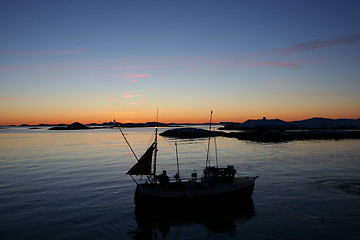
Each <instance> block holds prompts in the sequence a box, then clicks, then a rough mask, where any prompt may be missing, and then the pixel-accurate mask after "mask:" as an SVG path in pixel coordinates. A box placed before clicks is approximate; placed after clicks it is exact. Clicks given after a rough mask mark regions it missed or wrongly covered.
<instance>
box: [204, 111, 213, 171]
mask: <svg viewBox="0 0 360 240" xmlns="http://www.w3.org/2000/svg"><path fill="white" fill-rule="evenodd" d="M212 114H213V111H212V110H211V112H210V124H209V140H208V149H207V154H206V163H205V167H207V166H208V165H209V167H210V162H209V151H210V139H211V122H212Z"/></svg>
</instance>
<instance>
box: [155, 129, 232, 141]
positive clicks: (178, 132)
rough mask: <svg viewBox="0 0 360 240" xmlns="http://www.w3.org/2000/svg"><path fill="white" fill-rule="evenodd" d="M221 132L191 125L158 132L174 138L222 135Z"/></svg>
mask: <svg viewBox="0 0 360 240" xmlns="http://www.w3.org/2000/svg"><path fill="white" fill-rule="evenodd" d="M223 134H225V133H224V132H221V131H209V130H205V129H200V128H193V127H187V128H175V129H170V130H166V131H165V132H162V133H160V135H161V136H165V137H176V138H204V137H209V136H223Z"/></svg>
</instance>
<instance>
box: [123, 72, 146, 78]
mask: <svg viewBox="0 0 360 240" xmlns="http://www.w3.org/2000/svg"><path fill="white" fill-rule="evenodd" d="M148 76H150V74H149V73H146V74H138V75H132V76H127V77H128V78H140V77H148Z"/></svg>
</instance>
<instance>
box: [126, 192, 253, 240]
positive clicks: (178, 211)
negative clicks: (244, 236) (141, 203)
mask: <svg viewBox="0 0 360 240" xmlns="http://www.w3.org/2000/svg"><path fill="white" fill-rule="evenodd" d="M254 210H255V208H254V203H253V200H252V199H249V200H246V201H244V202H241V204H228V203H219V205H217V206H211V207H210V206H209V207H206V208H201V209H194V208H191V207H190V208H187V209H182V208H176V206H174V208H173V209H163V210H161V211H159V210H154V209H143V208H138V207H136V208H135V219H136V222H137V225H138V226H137V228H136V229H134V230H131V231H129V232H128V233H129V234H130V235H131V237H132V238H133V239H167V238H168V237H169V238H171V236H170V233H171V231H172V230H174V231H175V230H176V229H177V226H179V225H182V226H184V225H189V226H194V224H195V225H196V224H198V225H201V226H205V227H206V229H207V230H208V231H209V232H213V233H224V232H235V230H236V224H235V221H237V220H240V219H241V220H248V219H251V218H252V216H254ZM182 228H183V229H184V227H182ZM185 228H186V227H185ZM193 232H194V231H193V230H191V233H193ZM180 234H181V233H180ZM184 234H186V233H184ZM176 235H179V233H177V234H176Z"/></svg>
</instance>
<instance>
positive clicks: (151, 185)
mask: <svg viewBox="0 0 360 240" xmlns="http://www.w3.org/2000/svg"><path fill="white" fill-rule="evenodd" d="M211 120H212V112H211V115H210V131H211ZM119 130H120V132H121V133H122V135H123V137H124V139H125V141H126V143H127V144H128V146H129V148H130V150H131V151H132V153H133V155H134V156H135V158H136V160H137V162H136V163H135V165H134V166H133V167H132V168H130V170H128V172H127V174H128V175H130V176H131V177H132V179H133V180H134V182H135V183H136V190H135V195H134V201H135V205H136V207H138V208H139V207H146V208H152V209H154V208H155V209H156V208H159V207H160V208H178V207H181V206H183V207H195V208H204V207H206V206H211V205H213V204H214V203H219V202H224V203H226V204H231V203H234V204H241V203H242V202H246V201H247V200H251V196H252V193H253V191H254V185H255V180H256V178H257V177H258V176H256V177H250V176H237V171H236V169H235V168H234V166H226V167H219V166H218V163H217V161H216V166H211V164H210V161H209V148H210V140H211V136H209V139H208V151H207V157H206V164H205V168H204V169H203V175H202V177H201V178H198V177H197V173H196V172H194V173H192V174H191V176H190V177H189V178H187V179H186V178H180V171H179V161H178V157H176V162H177V166H178V169H177V173H176V175H175V176H174V178H175V179H174V180H171V181H170V180H169V177H168V176H167V175H166V171H165V170H164V171H163V173H162V174H160V175H157V172H156V157H157V152H158V148H157V145H158V129H157V128H155V134H154V140H153V141H152V143H151V144H150V146H149V147H148V148H147V150H146V151H145V153H144V154H143V155H142V156H141V157H140V158H137V156H136V154H135V152H134V151H133V149H132V147H131V145H130V143H129V142H128V140H127V139H126V136H125V134H124V133H123V132H122V130H121V128H120V127H119ZM215 145H216V144H215ZM176 156H178V154H177V145H176ZM134 176H140V178H142V181H139V180H136V177H134ZM144 176H145V177H146V178H145V179H146V180H145V181H144V179H143V178H144Z"/></svg>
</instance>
